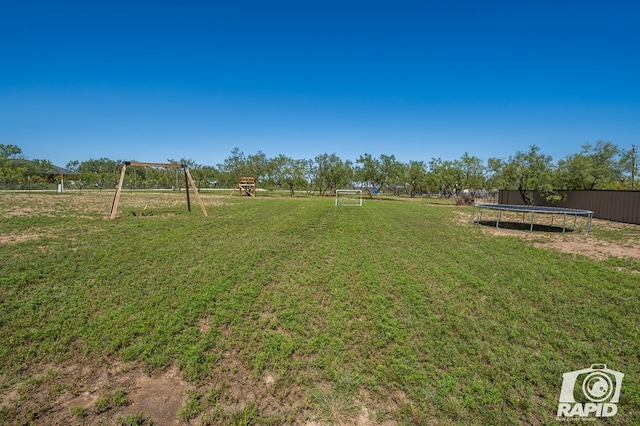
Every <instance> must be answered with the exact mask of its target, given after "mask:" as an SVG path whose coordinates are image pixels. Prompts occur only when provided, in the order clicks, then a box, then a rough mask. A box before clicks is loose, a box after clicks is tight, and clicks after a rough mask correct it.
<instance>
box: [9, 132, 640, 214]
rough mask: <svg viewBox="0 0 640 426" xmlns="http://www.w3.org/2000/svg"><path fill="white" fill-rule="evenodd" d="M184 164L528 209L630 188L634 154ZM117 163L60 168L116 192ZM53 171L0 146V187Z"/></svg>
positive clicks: (138, 181)
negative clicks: (465, 196)
mask: <svg viewBox="0 0 640 426" xmlns="http://www.w3.org/2000/svg"><path fill="white" fill-rule="evenodd" d="M167 162H168V163H178V164H185V165H186V166H187V167H188V168H189V170H190V171H191V174H192V176H193V178H194V180H195V182H196V184H197V186H198V187H199V188H211V187H221V188H233V187H234V186H235V185H236V183H237V181H238V178H240V177H242V176H252V177H255V178H256V182H257V184H258V187H260V188H265V189H283V190H286V191H288V193H289V194H290V195H291V196H294V195H295V194H296V191H304V192H306V193H308V194H314V193H317V194H320V195H328V194H333V193H334V192H335V190H336V189H340V188H359V189H363V190H364V191H365V192H367V193H368V194H369V195H370V196H374V194H380V193H387V194H394V195H398V196H399V195H405V194H406V195H408V196H410V197H415V196H417V195H421V194H427V193H438V194H440V195H441V196H448V197H450V196H453V195H455V194H458V193H460V192H462V191H464V192H465V193H471V194H477V193H481V192H482V193H486V192H491V191H497V190H499V189H512V190H518V191H519V192H520V194H521V196H522V198H523V200H524V201H525V203H527V204H529V203H531V193H532V191H540V192H542V193H543V194H544V195H545V196H546V197H548V198H553V197H556V196H557V195H556V191H558V190H578V189H580V190H596V189H613V190H622V189H635V166H636V161H635V149H632V150H625V149H622V148H620V147H618V146H617V145H615V144H614V143H612V142H609V141H598V142H596V143H595V144H591V143H587V144H585V145H583V146H582V149H581V150H580V152H577V153H575V154H571V155H568V156H567V157H565V158H562V159H560V160H558V161H554V160H553V159H552V157H551V156H549V155H546V154H544V153H542V152H541V151H540V149H539V148H538V147H537V146H535V145H532V146H530V147H529V149H528V150H526V151H518V152H516V153H515V154H514V155H512V156H509V158H507V159H499V158H489V159H488V160H487V161H486V162H485V161H483V160H481V159H480V158H478V157H476V156H471V155H469V154H468V153H466V152H465V153H464V155H462V157H460V158H459V159H456V160H443V159H441V158H432V159H431V160H430V161H429V162H428V163H426V162H425V161H423V160H411V161H409V162H408V163H404V162H401V161H398V160H397V159H396V157H395V156H394V155H387V154H381V155H380V156H378V157H374V156H372V155H371V154H367V153H365V154H362V155H360V157H359V158H358V159H356V160H355V161H352V160H349V159H342V158H340V157H339V156H338V155H337V154H335V153H333V154H327V153H324V154H320V155H317V156H316V157H315V158H313V159H294V158H292V157H289V156H287V155H284V154H280V155H277V156H275V157H272V158H269V157H267V156H266V155H265V154H264V153H263V152H262V151H258V152H257V153H255V154H249V155H246V154H245V153H244V152H242V151H241V150H240V149H239V148H235V149H233V150H232V151H231V154H230V155H229V156H228V157H227V158H225V160H224V161H223V162H222V163H220V164H217V165H215V166H212V165H203V164H198V163H196V162H195V161H194V160H192V159H185V158H182V159H179V160H176V159H167ZM122 164H123V161H121V160H111V159H108V158H99V159H90V160H87V161H82V162H80V161H70V162H69V163H67V164H66V169H67V170H68V171H69V172H70V174H71V176H69V177H68V180H70V183H71V184H72V185H75V186H77V187H78V188H107V189H112V188H114V187H115V185H116V183H117V181H118V178H119V174H120V170H121V168H122ZM57 173H59V171H58V170H56V168H55V166H53V164H51V162H50V161H48V160H30V161H27V160H26V159H25V157H24V155H23V153H22V150H21V148H20V147H18V146H16V145H2V144H0V186H2V187H3V188H16V189H24V188H25V186H26V185H38V184H40V185H41V184H46V183H47V182H53V181H55V179H56V176H57ZM180 173H181V171H180V170H179V169H178V170H176V169H165V168H161V167H145V168H139V167H135V168H133V167H132V168H130V169H128V170H127V174H126V180H125V186H126V187H129V188H139V189H154V188H172V187H173V188H180V187H181V186H182V185H183V181H182V180H181V177H180Z"/></svg>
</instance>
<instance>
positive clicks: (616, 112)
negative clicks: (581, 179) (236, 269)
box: [0, 0, 640, 166]
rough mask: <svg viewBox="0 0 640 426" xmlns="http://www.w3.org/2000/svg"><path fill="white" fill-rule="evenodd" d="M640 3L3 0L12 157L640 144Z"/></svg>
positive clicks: (211, 161)
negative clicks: (15, 149) (18, 151)
mask: <svg viewBox="0 0 640 426" xmlns="http://www.w3.org/2000/svg"><path fill="white" fill-rule="evenodd" d="M639 16H640V3H637V2H634V1H630V0H629V1H617V0H613V1H606V2H605V1H599V2H593V1H580V2H578V1H575V2H563V1H546V0H542V1H536V2H530V1H528V2H524V1H513V0H511V1H494V2H480V1H455V0H452V1H438V2H431V1H404V0H396V1H376V0H368V1H350V0H343V1H332V0H325V1H322V2H309V1H278V0H274V1H242V0H240V1H224V2H223V1H175V2H174V1H154V2H139V1H127V2H122V1H117V0H112V1H108V2H103V1H86V0H85V1H50V0H49V1H37V0H21V1H14V0H0V40H2V42H1V43H0V58H1V64H2V65H1V66H0V144H13V145H18V146H19V147H21V148H22V150H23V153H24V155H26V156H27V158H32V159H34V158H38V159H48V160H51V161H52V162H53V163H54V164H57V165H61V166H64V165H66V164H67V163H68V162H69V161H71V160H79V161H84V160H88V159H90V158H101V157H107V158H110V159H114V160H116V159H119V160H138V161H157V162H163V161H166V160H167V159H168V158H174V159H179V158H190V159H193V160H194V161H195V162H196V163H199V164H205V165H216V164H218V163H221V162H222V161H223V160H224V159H225V158H226V157H228V156H229V154H230V153H231V150H232V149H233V148H235V147H238V148H240V149H241V150H242V151H243V152H244V153H245V154H247V155H248V154H254V153H256V152H257V151H259V150H261V151H263V152H264V153H265V154H266V155H267V156H269V157H272V156H276V155H278V154H285V155H288V156H291V157H294V158H313V157H315V156H316V155H318V154H322V153H336V154H338V155H339V156H340V157H341V158H343V159H351V160H356V159H357V158H358V157H359V156H360V155H361V154H364V153H370V154H372V155H373V156H378V155H380V154H393V155H395V156H396V158H397V159H398V160H400V161H403V162H408V161H410V160H424V161H425V162H428V161H429V160H430V159H431V158H437V157H440V158H442V159H456V158H460V157H461V156H462V155H463V154H464V153H465V152H468V153H469V154H470V155H475V156H478V157H480V158H482V159H487V158H489V157H498V158H506V157H508V156H509V155H512V154H515V153H516V152H517V151H522V150H527V149H528V147H529V145H531V144H536V145H538V146H539V147H540V148H541V150H542V152H544V153H545V154H549V155H552V156H553V158H554V159H555V160H558V159H560V158H563V157H565V156H567V155H569V154H572V153H575V152H578V151H579V150H580V147H581V146H582V145H583V144H584V143H586V142H592V143H593V142H596V141H597V140H610V141H612V142H614V143H615V144H617V145H618V146H620V147H622V148H625V149H630V148H631V145H632V144H635V145H639V144H640V23H639V21H638V17H639Z"/></svg>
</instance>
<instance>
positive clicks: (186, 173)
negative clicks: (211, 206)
mask: <svg viewBox="0 0 640 426" xmlns="http://www.w3.org/2000/svg"><path fill="white" fill-rule="evenodd" d="M184 178H185V180H186V181H187V183H188V185H187V207H188V209H189V211H191V202H190V201H189V185H191V189H193V195H194V196H195V197H196V201H198V204H199V205H200V210H202V214H203V215H204V216H205V217H207V216H209V215H208V214H207V209H206V208H205V207H204V203H203V202H202V198H200V194H199V193H198V188H196V184H195V182H194V181H193V178H192V177H191V172H189V169H188V168H186V167H185V168H184Z"/></svg>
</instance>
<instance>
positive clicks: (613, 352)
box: [0, 193, 640, 425]
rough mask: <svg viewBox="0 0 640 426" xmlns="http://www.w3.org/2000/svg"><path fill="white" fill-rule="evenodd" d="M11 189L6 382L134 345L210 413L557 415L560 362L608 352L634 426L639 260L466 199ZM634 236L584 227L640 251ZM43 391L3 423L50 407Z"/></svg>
mask: <svg viewBox="0 0 640 426" xmlns="http://www.w3.org/2000/svg"><path fill="white" fill-rule="evenodd" d="M2 197H3V203H2V205H1V206H0V238H6V241H7V242H2V243H1V244H0V341H1V342H2V345H1V346H0V391H8V390H11V389H15V388H17V389H23V390H25V389H29V392H33V393H37V392H42V389H43V388H45V387H46V389H48V393H47V395H50V394H51V389H53V386H54V385H55V384H56V383H57V382H58V381H62V380H63V377H62V376H60V375H56V374H53V373H52V372H55V371H57V370H52V369H51V368H49V367H50V366H51V365H56V364H66V365H69V364H73V363H79V364H81V363H83V362H85V360H87V359H119V360H125V361H135V362H140V363H143V364H144V365H145V366H146V367H147V368H148V369H149V370H154V369H158V368H165V367H167V366H170V365H177V366H178V367H179V368H180V369H181V371H182V372H183V374H184V377H185V378H186V379H188V380H189V381H190V383H192V384H193V385H194V386H197V387H198V389H199V391H198V392H199V393H197V394H191V396H190V397H188V398H187V400H186V401H187V403H186V404H185V406H184V407H183V409H182V411H181V414H180V417H181V418H182V419H184V420H187V419H195V418H196V417H197V416H199V415H202V418H203V421H202V422H203V423H204V424H283V423H284V424H304V423H305V422H307V421H310V420H315V421H322V422H325V423H334V424H340V422H345V421H346V419H354V418H355V417H356V416H357V415H358V414H359V413H360V410H361V409H362V407H367V408H368V409H369V411H370V413H369V415H370V418H371V419H374V420H375V419H378V421H395V422H397V423H398V424H426V423H429V422H434V423H435V422H437V423H442V424H452V423H455V424H505V425H506V424H522V423H525V424H544V423H551V422H553V421H554V420H555V413H556V409H557V403H558V396H559V392H560V386H561V381H562V374H563V373H564V372H567V371H572V370H577V369H581V368H586V367H588V366H590V365H591V364H595V363H605V364H607V366H608V367H609V368H612V369H614V370H618V371H621V372H623V373H625V378H624V382H623V389H622V393H621V400H620V403H619V413H618V414H617V415H616V416H615V417H614V418H612V419H611V422H610V423H611V424H633V422H634V421H635V422H636V423H635V424H638V421H637V419H638V417H640V358H638V354H640V327H638V318H640V278H639V276H638V275H637V273H634V272H633V270H639V268H638V262H637V259H636V260H630V259H629V260H614V259H610V260H607V261H604V262H600V261H596V260H591V259H588V258H585V257H575V256H572V255H570V254H564V253H560V252H556V251H552V250H547V249H541V248H537V247H534V246H533V244H531V242H529V241H523V240H520V239H517V238H511V237H501V236H492V235H489V234H487V233H486V232H483V229H482V228H483V227H479V226H474V225H471V224H468V223H461V222H460V221H459V220H458V217H457V215H458V214H459V212H464V214H468V215H469V218H470V217H471V209H470V208H461V207H454V206H437V205H431V204H429V202H428V201H427V200H403V201H391V200H368V199H365V200H364V207H362V208H354V207H352V208H336V207H335V206H334V205H333V200H332V199H328V198H327V199H322V198H313V197H302V198H294V199H289V198H278V197H263V198H260V197H258V198H257V199H246V198H229V197H216V196H213V195H209V194H203V197H204V199H205V202H206V203H207V208H208V212H209V217H208V218H205V217H203V216H202V214H201V213H200V211H199V209H198V208H197V206H196V208H193V206H192V208H193V212H192V213H187V212H186V211H185V206H184V199H183V197H184V194H166V193H157V194H156V193H151V194H149V193H136V194H135V197H134V196H133V195H132V194H124V195H123V199H122V200H121V210H122V211H123V212H124V215H123V216H122V218H120V219H117V220H114V221H110V220H105V219H104V217H105V215H106V214H108V211H109V207H110V202H111V198H112V194H111V193H104V194H103V195H102V196H100V195H99V194H91V193H84V194H56V195H53V194H31V195H27V194H16V195H14V194H7V193H3V194H2ZM131 211H135V212H136V213H137V212H140V211H144V212H145V214H144V215H140V214H136V216H134V215H132V214H127V212H131ZM623 228H624V229H621V230H618V229H617V228H616V229H611V230H595V229H594V231H593V235H592V236H590V238H589V240H586V241H589V242H591V241H592V238H598V237H599V234H601V235H602V238H604V239H607V240H608V241H615V240H617V239H620V241H625V244H629V243H633V242H635V244H640V236H639V235H638V232H637V231H638V227H635V228H634V227H629V228H628V229H627V227H623ZM634 231H635V232H634ZM9 237H11V240H10V241H9ZM2 241H5V240H2ZM203 318H206V319H207V327H206V328H204V329H201V328H200V327H199V323H200V321H201V320H202V319H203ZM48 366H49V367H48ZM42 371H44V372H45V373H38V372H42ZM47 371H49V372H48V373H47ZM267 374H268V375H270V376H273V377H274V378H275V380H274V381H273V382H269V383H266V382H265V380H264V377H265V376H266V375H267ZM63 388H64V387H61V389H63ZM120 391H121V392H122V393H123V395H120V396H114V395H115V393H116V392H118V390H116V391H114V392H110V393H109V394H108V395H103V397H102V398H104V401H102V402H100V404H98V402H96V406H95V408H96V412H103V411H106V410H109V409H110V408H113V407H116V406H119V405H122V404H123V403H126V401H127V394H126V392H125V390H122V389H120ZM0 393H2V392H0ZM34 401H36V402H33V403H27V402H26V401H24V400H23V399H19V400H16V401H10V402H9V403H7V404H6V406H3V407H1V409H0V419H3V420H4V419H18V420H16V422H24V423H27V422H28V421H29V419H36V420H37V419H42V418H44V417H43V416H42V415H43V414H45V413H51V412H52V411H54V410H55V406H52V404H51V403H50V401H49V400H47V401H44V400H43V399H42V398H40V399H38V398H36V399H35V400H34ZM99 401H100V400H99ZM123 401H124V402H123ZM34 404H35V405H34ZM69 415H73V416H76V418H77V416H78V415H79V414H78V413H74V414H69ZM141 418H143V417H141ZM125 421H127V420H126V419H125ZM132 421H133V420H132ZM145 421H146V420H145ZM126 424H145V423H126Z"/></svg>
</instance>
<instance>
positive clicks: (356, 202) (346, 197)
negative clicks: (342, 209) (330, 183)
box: [336, 189, 362, 206]
mask: <svg viewBox="0 0 640 426" xmlns="http://www.w3.org/2000/svg"><path fill="white" fill-rule="evenodd" d="M336 206H362V190H361V189H336Z"/></svg>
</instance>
